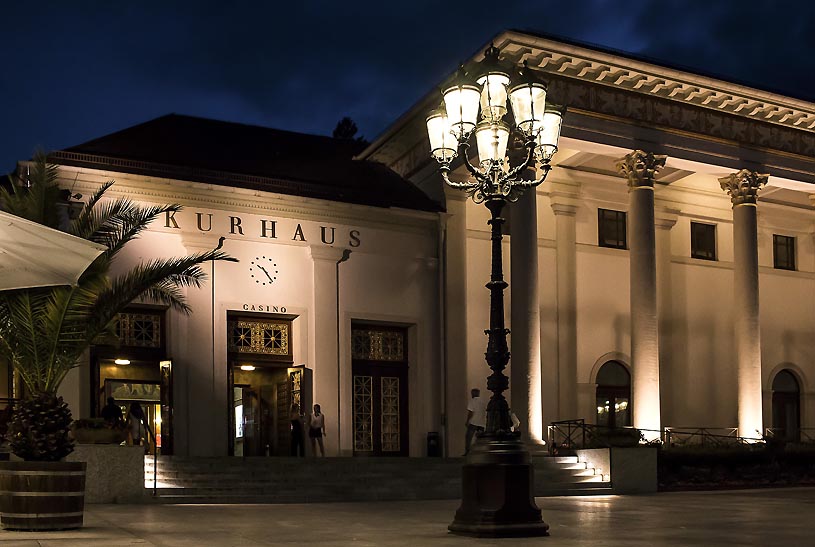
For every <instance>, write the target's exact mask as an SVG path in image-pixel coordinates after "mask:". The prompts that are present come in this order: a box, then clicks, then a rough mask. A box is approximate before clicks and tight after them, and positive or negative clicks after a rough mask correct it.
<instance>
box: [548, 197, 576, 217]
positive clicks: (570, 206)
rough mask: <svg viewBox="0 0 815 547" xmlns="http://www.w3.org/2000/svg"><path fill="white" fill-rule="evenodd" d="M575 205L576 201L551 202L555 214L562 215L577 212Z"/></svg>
mask: <svg viewBox="0 0 815 547" xmlns="http://www.w3.org/2000/svg"><path fill="white" fill-rule="evenodd" d="M577 207H578V205H577V203H566V202H560V201H553V202H552V211H554V212H555V216H558V215H563V216H568V217H573V216H575V215H576V214H577Z"/></svg>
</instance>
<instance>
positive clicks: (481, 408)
mask: <svg viewBox="0 0 815 547" xmlns="http://www.w3.org/2000/svg"><path fill="white" fill-rule="evenodd" d="M470 396H471V397H470V402H469V403H468V404H467V422H466V426H467V435H466V437H465V438H464V455H465V456H466V455H467V454H468V453H469V452H470V445H471V444H472V442H473V436H474V435H475V434H476V433H481V432H483V431H484V428H485V427H486V426H487V400H486V399H482V398H481V390H480V389H478V388H473V389H472V390H470Z"/></svg>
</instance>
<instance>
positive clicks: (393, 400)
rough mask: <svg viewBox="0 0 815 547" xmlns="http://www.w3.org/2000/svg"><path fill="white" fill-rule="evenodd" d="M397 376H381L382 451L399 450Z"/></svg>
mask: <svg viewBox="0 0 815 547" xmlns="http://www.w3.org/2000/svg"><path fill="white" fill-rule="evenodd" d="M399 437H400V435H399V378H397V377H390V376H383V377H382V452H399V448H400V447H399Z"/></svg>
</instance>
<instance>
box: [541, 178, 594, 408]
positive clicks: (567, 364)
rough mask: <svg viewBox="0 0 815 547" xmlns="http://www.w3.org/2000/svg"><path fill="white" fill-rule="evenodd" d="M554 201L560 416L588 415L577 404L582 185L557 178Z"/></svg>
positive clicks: (552, 192)
mask: <svg viewBox="0 0 815 547" xmlns="http://www.w3.org/2000/svg"><path fill="white" fill-rule="evenodd" d="M550 188H551V194H550V203H551V206H552V210H553V211H554V212H555V241H556V247H555V260H556V268H557V270H556V271H557V275H556V277H557V279H556V282H557V285H556V286H557V360H558V363H557V364H558V368H557V370H558V377H557V394H558V404H557V408H558V413H557V419H558V420H573V419H577V418H581V417H583V418H586V417H587V416H585V415H581V413H580V410H579V409H578V404H577V399H578V396H577V235H576V224H575V218H576V214H577V206H578V201H577V198H578V192H579V190H580V187H579V185H578V184H575V183H566V182H553V183H552V184H551V186H550Z"/></svg>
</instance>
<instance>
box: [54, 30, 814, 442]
mask: <svg viewBox="0 0 815 547" xmlns="http://www.w3.org/2000/svg"><path fill="white" fill-rule="evenodd" d="M494 44H495V45H496V46H497V47H499V49H500V50H501V52H502V56H503V57H504V58H506V59H510V60H513V61H515V62H518V63H521V62H522V61H523V60H524V59H527V60H529V63H530V66H531V67H532V68H535V69H537V70H540V71H541V72H542V77H543V78H544V79H545V80H547V81H548V82H549V98H550V100H552V101H553V102H556V103H560V104H566V105H567V106H568V108H569V110H568V112H567V114H566V116H565V118H564V127H563V133H562V137H561V145H560V149H559V151H558V152H557V154H556V155H555V156H554V159H553V161H552V165H553V169H552V171H551V173H550V174H549V176H548V178H547V181H546V182H545V183H544V184H543V185H541V186H540V187H538V189H537V191H536V192H531V193H529V194H527V195H526V196H524V197H523V198H522V199H521V200H520V201H519V202H518V203H516V204H513V205H511V206H510V207H509V213H508V215H507V216H508V217H509V218H508V232H509V236H508V237H507V238H506V239H505V245H504V251H505V263H504V265H505V275H506V278H507V280H508V281H509V284H510V288H509V290H508V292H507V297H508V300H507V306H506V320H507V323H508V325H509V327H510V329H511V330H512V335H511V336H512V340H511V342H512V345H511V351H512V359H511V361H510V373H509V375H510V378H511V389H510V392H511V393H510V395H511V397H510V400H511V406H512V408H513V410H514V411H515V413H516V414H517V415H518V416H519V417H520V419H521V421H522V424H523V431H524V433H525V435H527V437H528V438H529V440H530V442H532V443H533V444H534V443H537V444H540V441H541V440H543V439H546V437H547V429H548V426H549V424H551V423H552V422H557V421H562V420H579V419H582V420H585V422H586V423H592V424H594V423H597V424H602V425H609V426H629V425H633V426H635V427H638V428H641V429H643V430H644V431H645V435H646V437H651V438H656V437H659V436H660V435H661V434H662V433H663V432H664V428H671V427H673V428H683V429H686V430H694V429H698V428H709V429H713V430H718V431H734V432H737V433H738V434H739V435H741V436H743V437H748V438H760V437H761V436H762V435H763V434H765V433H766V432H767V429H770V430H773V431H774V432H775V433H777V434H781V435H784V436H785V437H788V438H790V439H801V438H810V439H811V438H812V437H813V435H812V433H811V431H812V428H815V343H813V340H815V306H813V302H815V206H814V205H813V199H815V198H812V196H813V195H815V192H814V191H813V188H815V187H814V186H813V183H814V182H815V104H812V103H809V102H805V101H800V100H797V99H793V98H790V97H784V96H780V95H777V94H772V93H768V92H764V91H760V90H756V89H751V88H747V87H745V86H742V85H736V84H732V83H728V82H724V81H721V80H716V79H712V78H708V77H705V76H699V75H695V74H690V73H687V72H683V71H679V70H675V69H671V68H665V67H661V66H656V65H653V64H650V63H645V62H642V61H638V60H634V59H629V58H626V57H622V56H620V55H618V54H611V53H606V52H602V51H596V50H592V49H588V48H585V47H582V46H575V45H571V44H564V43H560V42H556V41H552V40H549V39H546V38H543V37H538V36H534V35H528V34H521V33H516V32H506V33H502V34H500V35H498V36H497V37H496V38H495V40H494ZM478 58H480V55H479V56H478ZM439 100H440V97H439V96H438V94H437V92H434V93H431V94H428V96H426V97H425V98H424V100H422V101H420V102H419V104H418V105H417V106H415V107H414V108H413V109H412V110H411V111H410V112H408V113H407V114H406V115H404V116H403V117H402V118H400V119H399V120H398V121H397V122H395V123H394V124H393V125H392V126H391V127H389V128H388V129H387V130H386V131H385V132H384V133H383V135H382V136H381V137H380V138H379V139H377V140H376V141H375V142H374V143H372V144H371V145H370V146H368V147H367V148H366V149H365V150H364V151H362V152H361V153H359V154H358V155H357V156H356V160H354V161H357V162H364V163H376V164H382V165H384V166H385V167H387V168H389V169H390V170H392V171H393V172H395V173H397V174H398V175H400V176H401V177H402V178H403V179H404V180H407V181H410V182H411V183H412V184H414V185H415V187H417V188H419V189H421V190H422V191H423V192H424V193H425V194H426V195H427V196H429V200H428V201H429V202H433V201H435V202H436V203H438V204H440V208H439V209H443V210H441V211H440V210H433V207H427V206H425V205H420V206H416V207H413V208H412V207H411V206H405V205H404V204H402V205H398V204H397V205H394V204H393V203H390V204H389V203H387V200H386V203H384V204H373V205H372V204H366V203H362V202H359V200H357V201H358V202H354V200H353V199H350V200H349V199H345V198H343V197H342V196H339V194H337V196H338V197H337V199H333V198H331V197H330V196H329V197H313V196H310V195H306V196H303V195H298V193H297V189H296V188H294V189H291V188H289V187H286V186H285V185H279V186H270V187H268V188H267V189H264V187H262V186H258V185H254V186H253V185H251V184H243V185H240V184H234V183H233V182H232V179H233V178H234V177H231V176H230V175H229V174H225V173H221V174H220V175H218V174H217V173H216V172H215V171H212V172H207V176H206V177H203V176H201V175H200V174H201V173H203V172H204V171H201V170H199V171H194V170H190V171H188V172H185V173H184V174H183V175H181V174H179V175H178V176H176V177H169V176H158V175H156V174H150V173H148V172H147V171H148V170H146V167H144V166H143V165H142V164H140V163H138V161H139V160H136V159H133V158H127V157H126V156H127V154H126V153H120V154H119V156H116V155H115V154H113V153H110V154H107V155H101V154H97V155H96V156H94V154H93V151H92V150H91V149H85V150H84V152H82V151H76V150H73V151H72V150H70V149H69V150H68V151H63V152H61V153H57V154H55V155H54V156H53V159H54V161H56V162H57V163H60V164H61V165H62V168H61V173H62V177H63V180H64V181H65V182H66V184H69V185H70V187H71V188H72V189H73V191H74V192H79V193H82V194H85V195H87V194H89V193H90V192H91V191H92V190H93V189H94V188H96V187H98V185H100V184H101V183H103V182H105V181H107V180H109V179H114V180H115V181H116V184H115V186H114V189H113V190H114V193H118V194H121V195H127V196H129V197H131V199H133V200H135V201H138V202H140V203H180V204H181V205H183V206H184V210H183V211H182V212H180V213H178V214H176V215H175V217H173V218H169V217H168V218H166V219H164V222H163V223H160V224H157V225H155V226H153V227H152V228H151V229H150V230H149V232H148V233H147V234H146V235H145V236H144V237H143V238H142V239H141V240H140V241H138V242H137V243H135V244H133V245H131V247H130V248H129V249H127V251H126V254H125V255H124V257H123V259H122V261H121V262H120V264H118V267H120V268H126V267H128V266H130V265H133V264H135V263H136V262H138V261H139V260H149V259H150V258H153V257H158V256H172V255H180V254H186V253H193V252H197V251H200V250H203V249H210V248H213V247H215V246H217V245H218V243H219V238H221V237H224V238H225V241H224V243H223V250H224V251H226V252H227V253H229V254H230V255H232V256H234V257H235V258H238V259H239V260H240V262H237V263H228V262H220V263H215V264H214V265H212V267H211V268H212V271H211V275H212V277H213V279H212V280H211V281H210V282H209V283H208V284H207V285H206V287H204V288H203V289H200V290H189V291H187V297H188V299H189V302H190V304H191V306H192V308H193V310H194V313H193V314H192V315H190V316H183V315H180V314H178V313H176V312H172V311H163V310H156V309H153V308H150V307H144V306H142V307H140V306H134V312H133V313H134V314H135V315H136V316H139V315H141V316H145V315H150V314H151V313H152V314H153V315H156V314H157V315H159V316H160V317H161V319H160V321H162V323H161V325H162V326H161V328H160V330H158V331H156V332H161V335H162V337H161V340H162V341H161V342H160V343H158V344H157V345H156V346H155V347H153V348H147V349H145V348H144V347H142V348H141V349H140V350H138V351H137V350H133V357H132V359H131V361H139V359H140V358H142V357H143V358H144V360H145V362H149V363H151V364H149V365H146V366H149V367H154V369H155V370H154V371H153V372H150V373H149V374H147V373H146V375H145V376H144V377H140V376H139V375H138V374H136V373H135V372H130V373H128V372H124V371H123V370H126V366H130V365H122V366H119V368H118V369H117V368H114V367H115V365H114V364H113V359H114V358H116V357H119V353H122V352H123V350H127V349H128V346H126V345H123V346H122V347H120V348H116V349H110V348H108V349H99V350H95V351H96V353H92V354H91V355H90V356H89V363H88V366H87V367H82V368H80V369H78V371H76V372H75V373H74V374H73V376H71V377H70V378H69V379H68V380H67V381H66V383H65V385H64V386H63V393H64V395H65V396H66V397H67V398H68V400H69V402H70V403H71V406H72V408H74V409H75V410H74V411H75V413H76V409H80V411H79V414H80V415H82V416H86V415H91V414H94V413H96V412H97V411H98V408H99V404H100V402H103V400H104V397H105V396H110V395H115V396H117V397H118V398H121V395H120V394H121V393H127V392H128V391H127V390H130V393H131V394H133V393H136V392H138V393H139V394H140V395H138V396H145V397H148V398H147V399H144V400H145V401H148V400H149V402H150V404H153V405H155V406H156V410H155V414H156V415H157V416H160V420H159V421H160V422H161V423H162V425H164V426H165V427H166V428H167V429H166V430H165V432H164V433H163V435H166V439H167V440H163V443H164V446H163V447H162V448H163V449H164V447H165V446H166V443H170V444H171V447H172V448H171V450H172V452H173V453H175V454H182V455H193V456H209V455H224V454H234V455H267V454H268V455H275V454H281V455H282V454H288V447H287V446H286V444H285V443H286V442H287V441H286V431H288V430H287V427H288V425H287V421H288V416H287V413H288V411H289V405H290V403H292V402H294V401H299V402H300V404H301V406H303V407H304V409H305V410H308V409H310V407H311V404H312V403H319V404H320V405H321V406H322V409H323V412H324V413H325V415H326V425H327V437H326V445H327V452H328V454H329V455H342V456H350V455H371V454H373V455H410V456H424V455H427V449H426V447H427V443H426V439H427V434H428V433H431V432H440V433H441V437H442V439H443V442H442V444H443V446H444V448H445V450H444V452H445V453H446V454H448V455H451V456H457V455H460V454H461V453H463V450H464V429H465V428H464V422H465V418H466V407H467V399H468V397H469V391H470V388H473V387H479V388H481V389H482V392H483V391H485V385H486V376H487V375H488V368H487V366H486V363H485V362H484V357H483V356H484V351H485V347H486V336H484V334H483V331H484V329H485V328H486V326H487V324H488V312H489V298H488V294H489V293H488V291H487V290H486V289H485V288H484V284H485V283H486V281H487V280H488V274H489V233H488V226H487V224H486V220H487V217H488V211H487V210H486V208H485V207H483V205H477V204H474V203H473V202H472V201H469V200H468V199H466V196H465V195H463V194H460V193H458V192H456V191H454V190H451V189H448V188H445V187H444V186H443V183H442V181H441V178H440V177H439V175H438V173H437V170H436V168H437V166H436V164H435V162H434V161H432V160H431V158H430V156H429V151H428V143H427V136H426V132H425V127H424V122H425V117H426V115H427V113H428V112H429V111H430V110H431V109H432V108H434V107H436V106H437V105H438V102H439ZM80 148H81V147H80ZM635 151H640V152H635ZM83 154H84V155H83ZM103 156H104V157H103ZM100 158H102V159H100ZM113 160H115V161H113ZM94 162H96V163H94ZM106 162H107V163H106ZM128 162H130V163H128ZM145 165H146V164H145ZM383 172H384V170H383ZM179 173H180V172H179ZM247 173H248V171H247ZM391 175H392V173H391ZM391 175H388V177H390V176H391ZM765 175H768V176H765ZM281 176H283V175H281ZM383 176H384V175H383ZM451 176H464V173H463V169H461V168H460V167H459V168H458V169H455V164H454V170H453V174H452V175H451ZM213 177H214V178H213ZM219 177H220V178H219ZM349 177H350V178H349V179H348V180H345V182H346V183H349V184H351V183H354V180H352V179H353V177H354V175H353V174H351V175H349ZM292 180H293V179H292ZM351 185H352V186H353V184H351ZM286 188H289V189H288V190H287V189H286ZM385 193H387V192H385ZM363 201H364V200H363ZM345 251H350V255H349V254H348V253H346V252H345ZM261 266H262V267H261ZM133 320H134V321H135V320H140V321H141V320H144V318H143V317H142V318H141V319H139V318H138V317H137V318H135V319H133ZM241 329H243V330H241ZM282 340H285V345H286V350H285V351H283V349H282V347H281V345H282V343H281V341H282ZM244 346H245V347H244ZM134 347H135V346H134ZM247 348H248V349H247ZM253 348H254V349H253ZM117 352H118V353H117ZM140 352H141V353H140ZM125 353H126V351H125V352H124V353H122V356H123V357H127V356H126V355H125ZM162 367H164V368H162ZM241 367H244V368H243V369H242V368H241ZM250 367H255V368H254V370H245V369H248V368H250ZM168 368H169V369H171V371H172V372H171V381H170V380H169V379H168V378H167V377H165V376H166V375H165V376H162V371H164V370H168ZM129 370H131V371H134V370H136V369H135V368H133V369H129ZM128 374H130V375H128ZM264 374H265V375H267V376H266V377H265V379H263V380H257V381H256V380H253V379H252V378H253V376H252V375H254V378H257V377H260V376H263V375H264ZM140 381H141V382H143V383H144V385H142V384H139V386H140V387H139V389H141V391H139V389H136V388H135V387H134V386H135V385H136V384H138V383H139V382H140ZM125 384H127V386H125ZM106 386H107V387H106ZM145 386H147V387H145ZM149 386H157V387H152V388H151V387H149ZM117 389H119V390H123V391H119V392H117V391H116V390H117ZM151 390H152V391H151ZM150 393H152V395H150ZM133 396H134V397H135V396H136V395H133ZM150 397H152V398H150ZM125 399H126V397H125ZM168 409H169V410H168ZM168 418H169V419H170V420H171V423H172V426H171V429H170V427H169V426H166V424H167V422H168ZM250 436H253V437H252V438H251V439H250ZM169 439H172V440H169Z"/></svg>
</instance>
